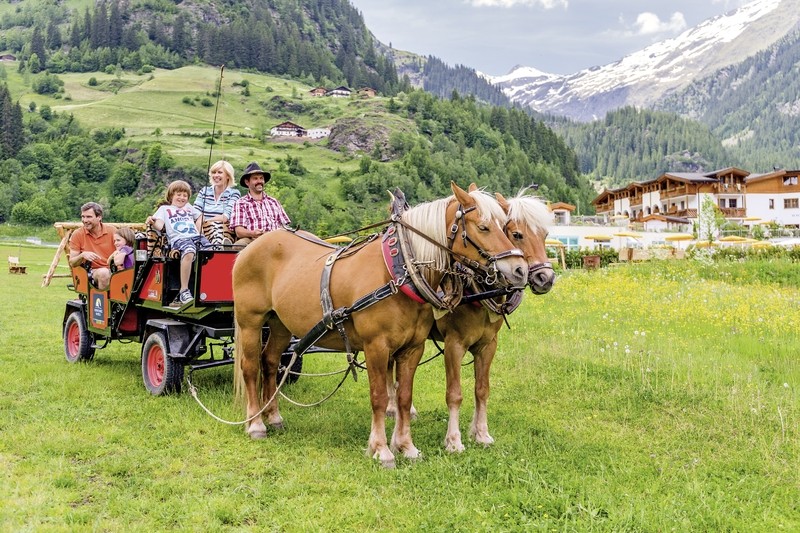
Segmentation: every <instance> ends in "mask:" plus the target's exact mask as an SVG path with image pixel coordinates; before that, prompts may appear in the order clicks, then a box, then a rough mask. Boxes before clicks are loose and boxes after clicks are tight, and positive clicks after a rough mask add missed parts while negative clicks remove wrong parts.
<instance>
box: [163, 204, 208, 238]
mask: <svg viewBox="0 0 800 533" xmlns="http://www.w3.org/2000/svg"><path fill="white" fill-rule="evenodd" d="M153 217H154V218H159V219H161V220H163V221H164V227H165V228H166V230H167V239H169V243H170V244H173V243H174V242H175V241H176V240H178V239H188V238H191V237H197V236H199V235H200V233H199V232H198V231H197V228H196V227H195V225H194V221H195V220H197V219H198V218H200V212H199V211H198V210H197V209H195V208H194V207H193V206H192V205H191V204H186V205H185V206H183V207H175V206H174V205H162V206H161V207H159V208H158V210H157V211H156V213H155V215H153Z"/></svg>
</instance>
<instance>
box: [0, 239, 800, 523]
mask: <svg viewBox="0 0 800 533" xmlns="http://www.w3.org/2000/svg"><path fill="white" fill-rule="evenodd" d="M7 249H8V250H12V248H8V247H4V246H2V245H0V252H2V251H5V250H7ZM13 250H16V248H13ZM23 252H24V253H23V254H22V260H23V262H24V263H27V264H28V266H29V272H30V274H28V275H27V276H12V275H10V274H5V273H2V274H0V275H2V276H3V278H2V283H0V364H2V372H0V434H2V436H3V437H2V439H0V492H1V493H2V494H3V505H0V524H2V528H1V529H3V530H4V531H19V530H56V531H61V530H116V531H121V530H138V531H154V530H165V529H186V530H212V531H225V530H250V529H252V530H259V531H263V530H280V531H308V530H389V531H401V530H402V531H407V530H420V529H428V530H436V531H441V530H455V531H467V530H484V531H523V530H524V531H537V530H542V531H545V530H546V531H551V530H558V531H586V530H596V531H667V530H678V531H689V530H700V531H729V530H738V531H776V530H783V531H792V530H798V528H800V510H799V509H798V507H797V501H798V487H800V468H799V467H800V457H798V455H799V452H800V435H798V416H799V415H800V412H798V407H800V401H799V400H798V394H797V387H798V385H800V379H799V378H800V365H799V364H798V357H797V353H798V349H799V348H800V340H798V335H797V332H796V329H797V328H796V327H795V326H794V324H796V323H798V321H799V320H800V300H799V299H798V296H797V290H796V288H795V287H786V286H783V285H781V284H777V283H764V282H762V281H760V280H758V279H742V280H737V281H736V282H733V283H732V282H730V281H728V280H726V279H719V280H716V279H713V280H709V279H706V278H705V277H704V275H703V272H702V269H703V268H704V267H702V266H699V265H697V264H696V263H693V262H689V261H685V262H672V263H669V264H667V263H653V264H646V265H626V266H620V267H615V268H610V269H601V270H597V271H590V272H584V271H568V272H566V273H564V274H562V276H561V277H560V279H559V281H558V282H557V284H556V286H555V287H554V289H553V291H552V292H551V293H550V294H548V295H546V296H540V297H534V296H532V295H530V293H529V294H528V295H527V296H526V298H525V301H524V302H523V305H522V306H521V308H520V309H519V310H518V311H517V312H516V313H515V314H514V315H512V316H511V318H510V322H511V325H512V328H513V329H512V331H507V330H504V331H502V332H501V338H500V349H499V351H498V354H497V358H496V360H495V363H494V366H493V373H492V396H491V402H490V405H489V422H490V429H491V433H492V435H493V436H494V438H495V439H496V444H495V445H494V446H493V447H491V448H489V449H483V448H481V447H477V446H475V445H474V444H473V445H469V444H468V445H467V450H466V451H465V452H464V453H462V454H459V455H450V454H448V453H446V452H445V451H444V450H443V444H442V441H443V437H444V432H445V425H446V420H447V410H446V407H445V405H444V372H443V369H442V367H441V361H440V360H438V359H437V360H435V361H434V362H432V363H430V364H427V365H425V366H423V367H421V368H420V369H419V370H418V372H417V379H416V382H415V390H414V392H415V395H414V400H415V405H416V406H417V408H418V409H419V411H420V417H419V419H417V420H416V421H415V422H414V424H413V433H414V439H415V443H416V445H417V446H418V447H419V448H420V449H421V450H422V451H423V453H424V454H425V458H424V459H423V460H422V461H421V462H418V463H415V464H410V463H408V462H405V461H400V462H399V464H398V468H397V469H396V470H391V471H388V470H384V469H382V468H380V467H379V466H377V465H376V464H375V462H373V461H372V460H370V459H369V458H367V457H365V456H364V454H363V450H364V448H365V446H366V441H367V437H368V433H369V423H370V410H369V399H368V386H367V379H366V375H365V374H363V373H362V374H359V379H358V381H357V382H353V381H352V380H348V382H347V383H346V385H345V386H344V387H343V388H342V390H341V391H340V392H339V393H337V394H336V395H335V396H334V397H333V399H332V400H331V401H329V402H327V403H325V404H323V405H322V406H320V407H318V408H313V409H302V408H297V407H294V406H291V405H289V404H287V403H283V404H282V414H283V416H284V418H285V419H286V424H287V429H286V430H284V431H282V432H271V433H270V435H269V437H268V438H267V439H266V440H265V441H260V442H252V441H250V440H249V439H247V438H246V437H245V435H244V433H243V431H242V430H241V428H239V427H229V426H225V425H222V424H219V423H217V422H215V421H213V420H212V419H210V418H209V417H208V416H206V415H205V414H204V413H203V412H202V411H201V410H200V408H199V407H198V406H197V405H196V403H195V402H194V400H193V399H192V398H191V396H190V395H188V394H183V395H179V396H171V397H162V398H152V397H150V396H148V395H147V394H146V392H145V390H144V388H143V386H142V384H141V377H140V370H139V367H138V365H139V360H138V357H139V350H140V346H139V345H137V344H128V345H122V344H119V343H113V344H112V345H110V346H109V347H108V348H106V349H104V350H100V351H98V354H97V357H96V359H95V361H94V362H92V363H89V364H78V365H70V364H68V363H67V362H66V361H65V360H64V357H63V350H62V348H61V335H60V327H61V320H62V316H63V304H64V301H65V300H66V299H68V298H70V297H71V294H72V293H70V292H69V291H68V290H67V289H66V287H65V281H64V280H63V279H56V280H54V282H53V284H52V285H51V286H50V287H49V288H47V289H42V288H40V287H39V283H40V280H41V277H40V276H41V274H42V273H43V272H44V271H45V270H46V268H47V266H48V265H49V264H50V260H51V259H52V253H53V251H52V250H41V249H25V250H23ZM309 305H316V302H310V303H309ZM343 365H344V363H343V356H340V355H330V354H326V355H310V356H308V357H307V358H306V369H308V370H324V369H329V368H340V367H342V366H343ZM470 374H471V370H470V368H469V367H468V368H465V369H464V388H465V401H464V409H463V412H462V417H461V419H462V431H464V432H465V434H466V431H465V430H466V426H467V425H468V423H469V419H470V416H471V415H470V412H469V411H471V409H472V406H473V400H472V396H471V388H472V386H473V380H472V378H471V375H470ZM193 381H194V382H195V384H196V385H197V386H198V389H199V391H200V395H201V397H202V398H203V400H204V401H205V402H207V403H208V404H209V405H210V406H211V407H212V409H214V410H215V411H216V412H218V413H219V414H220V415H222V416H225V417H227V418H231V419H236V418H240V417H241V413H240V412H239V410H238V408H235V407H234V406H233V404H232V396H231V386H230V382H231V375H230V369H229V368H220V369H214V370H207V371H203V372H201V373H196V374H195V375H194V377H193ZM335 383H336V379H335V378H334V379H333V380H330V379H327V378H301V379H300V380H299V381H298V383H296V384H295V385H293V386H292V387H291V389H289V390H288V392H289V393H290V394H291V395H293V396H295V397H296V398H298V399H301V400H313V399H318V398H320V397H322V396H323V395H324V394H326V393H327V392H328V391H329V390H331V389H332V388H333V386H335Z"/></svg>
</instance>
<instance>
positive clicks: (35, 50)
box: [28, 26, 47, 74]
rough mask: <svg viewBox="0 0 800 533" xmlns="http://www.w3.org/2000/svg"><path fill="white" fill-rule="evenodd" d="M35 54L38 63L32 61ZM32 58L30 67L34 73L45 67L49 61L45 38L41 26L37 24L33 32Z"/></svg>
mask: <svg viewBox="0 0 800 533" xmlns="http://www.w3.org/2000/svg"><path fill="white" fill-rule="evenodd" d="M33 56H36V57H37V59H38V63H37V64H34V62H33V61H32V58H33ZM30 57H31V60H29V64H28V68H29V69H30V71H31V72H32V73H34V74H35V73H37V72H39V71H40V70H42V69H43V68H44V65H45V62H46V61H47V54H46V53H45V47H44V38H43V37H42V30H40V29H39V26H35V27H34V28H33V33H32V34H31V56H30Z"/></svg>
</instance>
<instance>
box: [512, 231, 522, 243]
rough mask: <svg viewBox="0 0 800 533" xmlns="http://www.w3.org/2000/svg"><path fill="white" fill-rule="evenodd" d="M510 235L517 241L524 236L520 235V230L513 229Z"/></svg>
mask: <svg viewBox="0 0 800 533" xmlns="http://www.w3.org/2000/svg"><path fill="white" fill-rule="evenodd" d="M511 235H513V236H514V238H515V239H516V240H518V241H521V240H522V239H523V237H524V236H523V235H522V232H521V231H515V232H513V233H512V234H511Z"/></svg>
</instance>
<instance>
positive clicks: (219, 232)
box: [194, 160, 241, 244]
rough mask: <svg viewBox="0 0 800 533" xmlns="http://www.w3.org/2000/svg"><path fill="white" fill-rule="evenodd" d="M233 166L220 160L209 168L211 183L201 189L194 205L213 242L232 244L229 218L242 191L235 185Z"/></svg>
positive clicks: (204, 229) (206, 232)
mask: <svg viewBox="0 0 800 533" xmlns="http://www.w3.org/2000/svg"><path fill="white" fill-rule="evenodd" d="M233 175H234V172H233V166H232V165H231V164H230V163H228V162H227V161H224V160H220V161H217V162H216V163H214V164H213V165H211V168H210V169H209V170H208V178H209V183H210V185H207V186H205V187H203V188H202V189H200V192H198V193H197V198H195V200H194V207H195V209H197V210H198V211H199V212H200V216H201V217H202V219H201V221H202V226H201V227H202V228H203V233H204V234H205V235H206V237H207V238H208V240H209V241H211V244H231V233H230V229H229V228H228V220H230V218H231V211H232V210H233V204H235V203H236V200H238V199H239V197H240V196H241V193H240V192H239V189H237V188H236V187H234V186H233V183H234V181H233Z"/></svg>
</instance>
